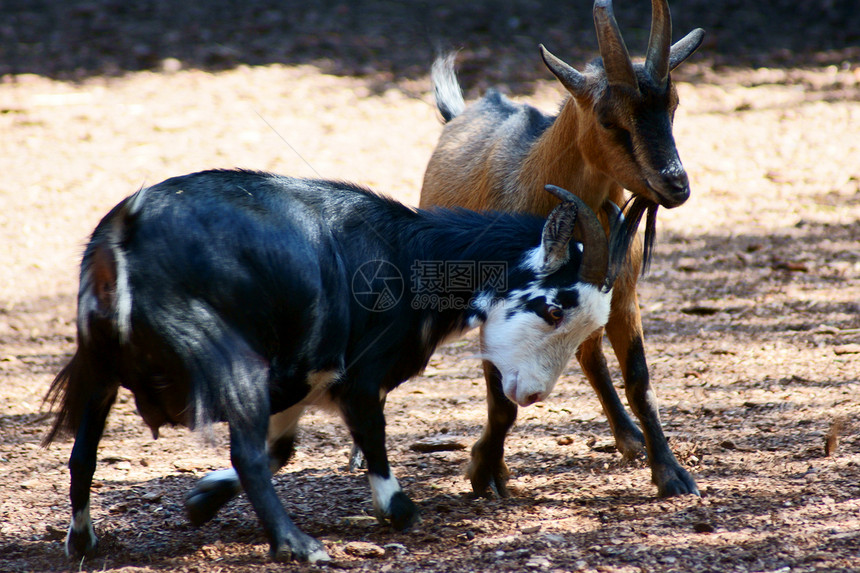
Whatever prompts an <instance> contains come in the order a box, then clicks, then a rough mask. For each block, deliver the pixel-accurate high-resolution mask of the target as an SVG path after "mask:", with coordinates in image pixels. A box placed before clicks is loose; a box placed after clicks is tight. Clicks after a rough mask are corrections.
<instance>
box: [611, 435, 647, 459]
mask: <svg viewBox="0 0 860 573" xmlns="http://www.w3.org/2000/svg"><path fill="white" fill-rule="evenodd" d="M615 449H616V450H618V453H620V454H621V459H622V460H624V461H625V462H632V461H633V460H638V459H643V458H646V457H647V453H646V450H645V438H644V437H643V436H642V433H641V432H639V435H638V436H636V435H632V436H616V437H615Z"/></svg>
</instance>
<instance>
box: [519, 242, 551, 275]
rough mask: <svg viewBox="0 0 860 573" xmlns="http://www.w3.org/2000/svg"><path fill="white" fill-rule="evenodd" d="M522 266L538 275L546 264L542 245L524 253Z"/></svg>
mask: <svg viewBox="0 0 860 573" xmlns="http://www.w3.org/2000/svg"><path fill="white" fill-rule="evenodd" d="M522 264H523V266H524V267H525V268H527V269H529V270H530V271H533V272H534V273H535V274H539V273H540V272H541V271H542V270H543V268H544V265H545V264H546V254H545V253H544V250H543V245H539V246H537V247H535V248H533V249H529V250H528V251H526V254H525V255H523V263H522Z"/></svg>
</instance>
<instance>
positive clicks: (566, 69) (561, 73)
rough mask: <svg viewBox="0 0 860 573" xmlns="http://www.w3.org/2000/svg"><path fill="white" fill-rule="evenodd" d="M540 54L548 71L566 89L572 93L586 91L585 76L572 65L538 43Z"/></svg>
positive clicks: (580, 93) (581, 93) (579, 93)
mask: <svg viewBox="0 0 860 573" xmlns="http://www.w3.org/2000/svg"><path fill="white" fill-rule="evenodd" d="M540 55H541V57H542V58H543V63H544V64H546V67H547V68H549V71H551V72H552V73H553V75H554V76H555V77H557V78H558V81H560V82H561V85H563V86H564V87H565V88H567V90H568V91H570V92H571V93H572V94H573V95H583V94H584V93H585V92H586V87H585V85H586V84H585V76H583V75H582V74H580V73H579V72H578V71H576V69H574V68H573V66H571V65H570V64H567V63H565V62H563V61H561V60H560V59H558V58H557V57H556V56H554V55H553V54H552V53H551V52H550V51H549V50H547V49H546V48H545V47H544V45H543V44H541V45H540Z"/></svg>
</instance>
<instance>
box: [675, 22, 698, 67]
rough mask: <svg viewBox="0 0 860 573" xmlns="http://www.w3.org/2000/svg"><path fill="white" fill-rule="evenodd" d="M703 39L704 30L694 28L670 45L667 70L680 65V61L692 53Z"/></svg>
mask: <svg viewBox="0 0 860 573" xmlns="http://www.w3.org/2000/svg"><path fill="white" fill-rule="evenodd" d="M704 39H705V31H704V30H702V29H701V28H696V29H695V30H693V31H692V32H690V33H689V34H687V35H686V36H684V37H683V38H681V39H680V40H678V41H677V42H675V44H674V45H673V46H672V48H671V49H670V50H669V70H670V71H671V70H674V69H675V68H677V67H678V66H680V65H681V62H683V61H684V60H686V59H687V58H689V57H690V56H692V55H693V52H695V51H696V49H697V48H698V47H699V46H701V45H702V40H704Z"/></svg>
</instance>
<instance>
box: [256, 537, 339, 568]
mask: <svg viewBox="0 0 860 573" xmlns="http://www.w3.org/2000/svg"><path fill="white" fill-rule="evenodd" d="M269 555H270V556H271V558H272V561H278V562H285V561H290V560H292V559H295V560H296V561H303V562H306V563H322V562H325V561H331V557H329V554H328V552H327V551H326V550H325V547H324V546H323V544H322V543H320V542H319V541H317V540H316V539H314V538H313V537H310V536H309V535H304V534H302V537H301V538H299V539H296V540H295V544H294V546H290V545H288V544H287V543H281V544H280V545H279V546H277V547H275V546H274V545H272V547H271V550H270V552H269Z"/></svg>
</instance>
